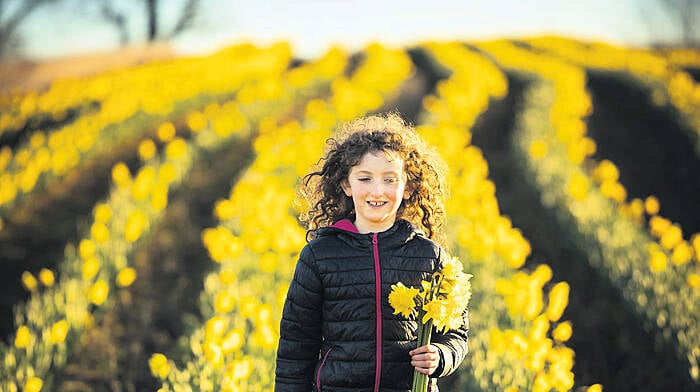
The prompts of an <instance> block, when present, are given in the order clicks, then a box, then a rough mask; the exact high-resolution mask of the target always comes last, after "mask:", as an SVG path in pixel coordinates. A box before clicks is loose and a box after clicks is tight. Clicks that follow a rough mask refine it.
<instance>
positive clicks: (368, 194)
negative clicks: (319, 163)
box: [342, 151, 410, 233]
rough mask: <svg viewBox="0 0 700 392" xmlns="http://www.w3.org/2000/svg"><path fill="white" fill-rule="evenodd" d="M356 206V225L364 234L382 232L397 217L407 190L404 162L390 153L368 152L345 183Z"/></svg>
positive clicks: (348, 193) (344, 189) (347, 191)
mask: <svg viewBox="0 0 700 392" xmlns="http://www.w3.org/2000/svg"><path fill="white" fill-rule="evenodd" d="M342 187H343V191H345V194H346V195H347V196H349V197H351V198H352V202H353V205H354V207H355V222H354V223H355V227H357V229H358V230H359V231H360V232H361V233H370V232H382V231H385V230H387V229H388V228H390V227H391V226H392V225H393V224H394V221H395V220H396V213H397V211H398V209H399V207H400V206H401V202H402V200H403V199H407V198H408V197H409V196H410V192H409V191H408V190H407V189H406V173H405V172H404V161H403V159H401V158H399V157H398V156H392V154H391V153H390V152H382V151H380V152H375V153H367V154H365V155H364V156H363V157H362V160H361V161H360V163H358V164H357V165H356V166H353V167H352V168H351V169H350V174H349V175H348V179H347V180H346V181H344V182H343V184H342Z"/></svg>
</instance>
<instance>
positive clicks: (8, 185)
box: [0, 44, 291, 209]
mask: <svg viewBox="0 0 700 392" xmlns="http://www.w3.org/2000/svg"><path fill="white" fill-rule="evenodd" d="M290 58H291V53H290V48H289V45H286V44H277V45H273V46H271V47H269V48H261V49H258V48H255V47H253V46H252V45H239V46H234V47H232V48H229V49H227V50H223V51H221V52H219V53H216V54H214V55H212V56H208V57H204V58H201V59H198V60H194V59H191V60H181V61H180V62H178V61H170V62H163V63H161V62H158V63H153V64H147V65H144V66H141V67H137V68H133V69H131V70H130V71H129V72H123V73H115V74H114V75H111V74H110V76H109V78H108V79H107V80H108V81H109V82H110V86H111V87H110V89H108V90H109V94H107V95H105V96H104V97H103V99H102V104H101V106H100V110H98V111H96V112H95V113H89V114H85V115H83V116H80V117H78V118H77V119H76V120H75V121H74V122H72V123H69V124H67V125H65V126H63V127H62V128H60V129H58V130H55V131H52V132H42V131H37V132H35V133H34V134H33V136H32V138H31V140H30V141H29V142H28V143H26V144H24V145H22V146H20V147H18V148H17V150H16V151H14V152H13V151H12V150H11V149H10V148H9V147H8V146H4V147H3V148H2V149H1V151H0V208H3V209H7V208H8V206H10V205H11V203H13V202H14V201H15V200H16V199H17V197H18V196H20V195H23V194H29V193H31V192H32V191H33V190H34V189H35V188H36V187H37V185H38V184H41V183H42V181H41V180H42V179H44V178H46V179H51V178H61V177H63V176H64V175H65V174H67V173H68V171H70V170H71V169H73V168H75V167H77V166H78V165H80V164H81V162H84V161H86V160H88V159H89V158H90V157H95V156H98V155H99V154H101V153H103V152H105V151H107V150H108V149H111V148H113V147H114V146H115V143H119V141H123V140H125V139H127V140H128V139H129V138H134V137H140V135H138V136H135V135H133V134H132V132H126V131H124V130H119V129H116V128H119V126H120V124H121V123H123V122H125V121H127V120H128V119H130V118H133V117H134V116H135V115H136V114H137V113H143V114H144V115H145V116H152V118H156V116H163V115H168V114H171V112H173V111H174V110H176V108H177V107H178V106H177V105H181V104H182V103H183V102H192V101H193V100H194V99H195V98H196V97H198V96H202V95H204V94H206V95H209V96H222V95H226V94H231V93H234V92H236V91H237V90H239V89H241V88H242V86H243V85H244V84H249V83H250V81H253V80H255V81H258V83H257V84H256V85H255V86H248V87H247V88H246V89H245V90H243V91H239V92H238V93H239V94H243V93H244V92H245V93H248V95H249V96H250V97H249V100H250V99H253V100H254V99H256V98H257V97H255V96H251V94H250V92H253V91H255V92H256V93H257V94H261V93H260V91H265V93H266V94H267V95H273V96H274V93H275V86H274V85H270V84H269V83H267V84H266V82H267V81H269V80H274V78H275V75H279V73H280V72H282V71H284V70H285V69H286V68H287V66H288V64H289V60H290ZM163 81H172V82H171V83H164V82H163ZM144 92H148V94H144ZM190 105H191V104H190ZM140 121H145V120H143V119H141V120H140ZM121 126H124V125H123V124H121ZM139 129H140V128H139Z"/></svg>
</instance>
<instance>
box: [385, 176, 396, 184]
mask: <svg viewBox="0 0 700 392" xmlns="http://www.w3.org/2000/svg"><path fill="white" fill-rule="evenodd" d="M384 181H386V182H387V183H389V184H395V183H396V181H398V179H397V178H393V177H392V178H387V179H385V180H384Z"/></svg>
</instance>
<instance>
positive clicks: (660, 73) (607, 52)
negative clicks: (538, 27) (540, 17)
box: [525, 37, 700, 156]
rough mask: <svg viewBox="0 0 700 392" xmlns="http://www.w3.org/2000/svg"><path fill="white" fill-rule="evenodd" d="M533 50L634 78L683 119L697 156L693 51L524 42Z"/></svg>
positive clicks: (699, 114) (699, 136)
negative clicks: (687, 69)
mask: <svg viewBox="0 0 700 392" xmlns="http://www.w3.org/2000/svg"><path fill="white" fill-rule="evenodd" d="M525 42H526V43H527V44H528V45H531V46H532V48H533V49H536V50H542V51H545V52H546V53H547V54H549V55H551V56H558V57H561V58H562V59H566V60H568V61H572V62H574V63H576V64H579V65H582V66H584V67H587V68H590V69H594V70H602V71H607V72H617V73H619V74H624V75H628V76H631V77H633V78H635V79H636V80H637V81H639V82H640V83H641V84H642V85H643V86H645V87H646V88H647V89H648V90H649V95H650V98H651V100H652V102H654V103H655V104H656V105H658V106H661V107H663V106H666V105H670V106H671V107H673V108H675V109H676V111H677V112H678V113H679V114H680V115H681V118H683V119H684V121H685V123H686V127H687V129H688V131H689V133H690V135H689V136H690V140H693V141H695V151H696V152H697V154H698V156H700V83H698V82H696V81H695V80H694V79H693V77H692V76H691V75H690V74H689V73H688V72H687V71H685V69H684V67H689V68H696V67H698V66H699V65H700V64H699V63H700V61H699V60H698V54H697V52H696V51H688V50H685V51H684V50H669V51H668V52H664V51H655V50H650V49H629V48H622V47H618V46H614V45H610V44H607V43H603V42H591V43H584V42H579V41H574V40H570V39H564V38H558V37H543V38H533V39H529V40H526V41H525Z"/></svg>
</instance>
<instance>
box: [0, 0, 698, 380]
mask: <svg viewBox="0 0 700 392" xmlns="http://www.w3.org/2000/svg"><path fill="white" fill-rule="evenodd" d="M260 3H261V2H242V3H240V4H233V5H229V4H228V3H226V2H221V1H215V0H209V1H207V0H201V1H196V0H182V1H177V2H168V3H167V4H166V3H165V2H158V1H153V0H151V1H136V0H133V1H124V2H116V1H108V0H104V1H94V2H87V1H85V2H78V1H70V0H44V1H40V0H36V1H29V0H27V1H0V54H1V55H2V59H3V61H2V62H1V63H0V266H2V271H3V274H2V277H0V298H1V299H0V335H1V337H2V339H1V340H0V391H40V390H43V391H142V390H158V389H159V388H162V390H172V391H188V390H191V391H197V390H223V391H269V390H272V388H273V379H272V375H273V373H274V353H275V346H276V343H277V338H278V325H279V317H280V313H281V306H282V303H283V300H284V295H285V294H286V287H287V284H288V282H289V279H290V278H291V274H292V272H293V269H294V264H295V261H296V257H297V255H298V252H299V250H300V249H301V247H302V246H303V245H304V243H305V240H304V238H305V237H304V230H303V228H301V227H300V226H299V224H298V221H297V216H298V214H299V211H300V209H301V208H303V206H301V205H300V204H299V200H297V199H295V193H294V189H295V184H296V182H297V181H298V180H299V178H300V177H301V176H302V175H303V174H305V173H306V172H307V171H308V170H309V168H310V166H311V165H312V164H314V163H315V160H316V159H317V158H318V157H319V156H320V154H321V151H322V148H323V143H324V140H325V139H326V138H327V137H329V136H332V132H333V129H334V127H335V126H336V125H337V124H338V123H339V122H342V121H346V120H349V119H352V118H355V117H357V116H360V115H365V114H369V113H377V112H386V111H397V112H399V113H400V114H401V115H402V116H403V117H404V118H405V119H406V120H407V121H409V122H410V123H412V124H414V125H415V126H416V130H417V132H419V133H420V134H421V135H422V136H423V137H424V138H425V139H426V140H428V141H429V142H430V143H431V144H432V145H434V146H435V148H436V149H437V150H438V151H439V152H440V153H441V154H442V156H443V157H444V158H445V159H446V161H447V162H448V164H449V166H450V173H449V176H450V178H449V180H450V183H451V198H450V201H449V203H448V206H447V207H448V215H449V220H448V227H447V231H448V236H449V243H450V251H451V252H452V253H453V254H455V255H458V256H459V257H460V258H461V259H462V261H463V262H464V264H465V270H466V272H469V273H472V274H474V279H473V290H474V295H473V298H472V305H471V310H470V311H471V312H470V322H471V332H470V336H471V337H470V339H471V340H470V350H471V352H470V355H469V356H468V358H467V360H466V361H465V363H464V364H463V366H462V368H461V369H460V371H459V372H458V373H456V374H455V375H452V376H450V377H448V378H446V379H444V380H442V381H441V383H440V385H441V390H445V391H493V390H504V391H550V390H551V391H567V390H576V391H591V392H594V391H600V390H608V391H632V390H634V391H668V390H674V391H675V390H677V391H694V390H698V389H700V367H699V365H700V364H699V361H700V329H699V328H698V327H697V325H698V323H699V321H700V320H699V319H700V308H699V307H700V302H699V301H700V234H698V233H700V203H699V202H700V85H699V84H698V83H700V81H699V80H700V49H698V45H699V43H700V31H697V29H696V28H695V26H696V25H697V19H698V18H700V2H698V1H691V0H685V1H680V0H678V1H660V0H659V1H642V2H626V1H622V2H615V3H614V4H608V3H606V2H602V1H600V2H599V1H587V2H566V3H561V2H554V1H545V2H542V4H539V5H538V7H537V8H535V7H529V6H527V5H524V4H521V2H504V3H503V4H501V5H500V6H498V7H496V6H493V5H491V6H475V5H460V6H456V5H454V4H451V3H450V2H442V1H437V2H434V3H435V4H433V7H432V8H425V7H424V6H422V5H420V4H419V2H407V3H404V2H393V1H389V2H385V3H382V5H376V4H373V3H371V2H365V1H356V2H347V3H343V4H340V2H339V3H333V2H317V1H304V2H299V3H286V2H285V3H284V4H283V3H282V2H265V3H264V4H260ZM431 3H433V2H431Z"/></svg>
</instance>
